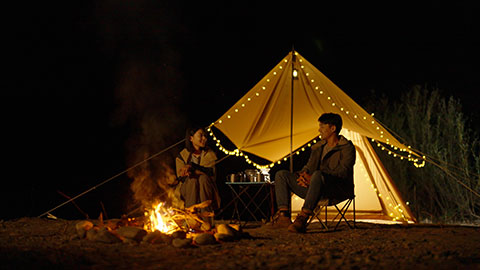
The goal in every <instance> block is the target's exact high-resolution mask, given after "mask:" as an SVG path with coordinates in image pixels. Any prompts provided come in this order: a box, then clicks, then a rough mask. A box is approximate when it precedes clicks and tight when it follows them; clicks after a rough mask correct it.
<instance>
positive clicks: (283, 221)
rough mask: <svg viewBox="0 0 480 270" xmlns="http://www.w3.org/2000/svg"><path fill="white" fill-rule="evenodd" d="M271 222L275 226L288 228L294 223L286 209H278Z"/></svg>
mask: <svg viewBox="0 0 480 270" xmlns="http://www.w3.org/2000/svg"><path fill="white" fill-rule="evenodd" d="M270 224H271V226H272V227H273V228H287V227H288V226H290V225H291V224H292V220H291V219H290V217H289V216H287V213H286V212H285V211H277V213H276V214H275V215H274V216H273V218H272V222H271V223H270Z"/></svg>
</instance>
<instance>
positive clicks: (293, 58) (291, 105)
mask: <svg viewBox="0 0 480 270" xmlns="http://www.w3.org/2000/svg"><path fill="white" fill-rule="evenodd" d="M294 68H295V49H294V48H293V46H292V72H291V76H292V88H291V99H290V172H291V173H293V86H294V85H293V81H294V79H295V78H294V76H293V70H294Z"/></svg>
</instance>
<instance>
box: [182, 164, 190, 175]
mask: <svg viewBox="0 0 480 270" xmlns="http://www.w3.org/2000/svg"><path fill="white" fill-rule="evenodd" d="M191 172H192V166H191V165H188V164H187V165H185V166H183V168H181V169H180V176H181V177H182V176H190V174H191Z"/></svg>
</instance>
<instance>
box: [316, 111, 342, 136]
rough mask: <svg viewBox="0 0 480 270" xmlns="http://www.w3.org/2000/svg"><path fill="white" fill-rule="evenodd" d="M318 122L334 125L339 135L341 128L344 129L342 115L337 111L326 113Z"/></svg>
mask: <svg viewBox="0 0 480 270" xmlns="http://www.w3.org/2000/svg"><path fill="white" fill-rule="evenodd" d="M318 122H321V123H324V124H328V125H334V126H335V127H336V129H335V133H336V134H337V136H338V134H340V130H342V124H343V122H342V117H341V116H340V115H338V114H336V113H324V114H322V115H321V116H320V117H319V118H318Z"/></svg>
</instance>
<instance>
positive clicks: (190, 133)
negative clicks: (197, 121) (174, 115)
mask: <svg viewBox="0 0 480 270" xmlns="http://www.w3.org/2000/svg"><path fill="white" fill-rule="evenodd" d="M199 130H203V131H204V132H205V129H204V128H203V127H190V128H187V132H186V134H185V148H187V150H188V151H189V152H190V153H193V152H195V147H193V145H192V142H191V141H190V136H193V135H195V133H197V131H199ZM205 133H206V132H205ZM205 148H207V147H206V146H205Z"/></svg>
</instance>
